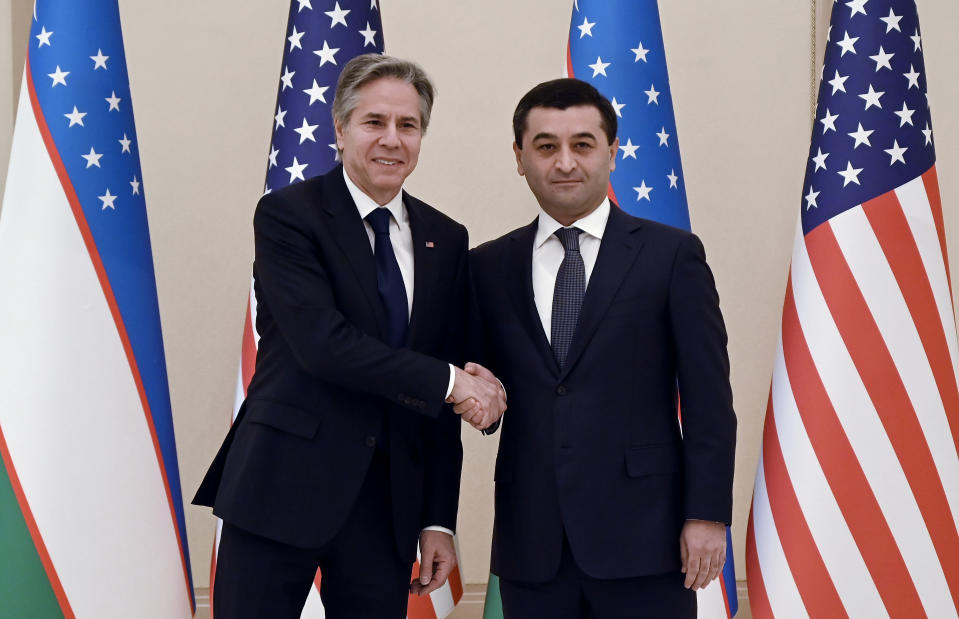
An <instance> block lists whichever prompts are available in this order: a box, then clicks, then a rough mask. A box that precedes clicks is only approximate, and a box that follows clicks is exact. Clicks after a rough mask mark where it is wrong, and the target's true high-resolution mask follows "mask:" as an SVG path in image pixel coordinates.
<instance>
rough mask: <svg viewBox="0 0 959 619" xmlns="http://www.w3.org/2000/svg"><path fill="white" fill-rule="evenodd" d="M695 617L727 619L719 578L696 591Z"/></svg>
mask: <svg viewBox="0 0 959 619" xmlns="http://www.w3.org/2000/svg"><path fill="white" fill-rule="evenodd" d="M696 605H697V612H696V618H697V619H727V617H728V615H727V614H726V602H725V601H724V600H723V588H722V583H721V580H720V579H719V578H717V579H716V580H714V581H712V582H711V583H709V584H708V585H706V588H705V589H700V590H699V591H697V592H696Z"/></svg>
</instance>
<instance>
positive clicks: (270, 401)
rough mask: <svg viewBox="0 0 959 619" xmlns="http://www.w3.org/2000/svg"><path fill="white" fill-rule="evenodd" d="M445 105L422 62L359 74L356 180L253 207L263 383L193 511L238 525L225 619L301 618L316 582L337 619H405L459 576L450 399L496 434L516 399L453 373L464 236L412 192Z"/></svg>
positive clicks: (223, 580)
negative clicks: (423, 149) (427, 137)
mask: <svg viewBox="0 0 959 619" xmlns="http://www.w3.org/2000/svg"><path fill="white" fill-rule="evenodd" d="M432 103H433V86H432V84H431V83H430V81H429V78H428V77H427V76H426V74H425V73H424V72H423V70H422V69H421V68H420V67H419V66H417V65H415V64H414V63H411V62H408V61H404V60H400V59H397V58H391V57H389V56H382V55H379V54H368V55H365V56H359V57H357V58H354V59H353V60H352V61H350V63H349V64H347V65H346V66H345V67H344V68H343V72H342V73H341V76H340V80H339V83H338V85H337V94H336V100H335V102H334V104H333V116H334V124H335V128H336V145H337V148H338V149H339V151H340V153H341V155H342V160H343V165H342V166H337V167H336V168H335V169H333V170H332V171H331V172H329V173H328V174H326V175H324V176H321V177H317V178H313V179H309V180H307V181H305V182H302V183H299V184H296V185H291V186H289V187H287V188H285V189H282V190H280V191H276V192H273V193H270V194H268V195H266V196H264V197H263V198H262V199H261V200H260V203H259V205H258V206H257V209H256V214H255V216H254V220H253V227H254V233H255V240H256V261H255V264H254V267H253V274H254V279H255V292H256V300H257V319H256V327H257V332H258V333H259V335H260V343H259V350H258V351H257V358H256V372H255V374H254V376H253V379H252V381H251V382H250V386H249V389H248V393H247V398H246V401H245V402H244V404H243V406H242V408H241V409H240V412H239V415H238V416H237V420H236V422H235V423H234V424H233V427H232V428H231V429H230V432H229V434H228V435H227V438H226V440H225V441H224V444H223V446H222V447H221V448H220V451H219V453H218V454H217V456H216V458H215V459H214V461H213V464H212V465H211V467H210V470H209V472H208V473H207V475H206V478H205V479H204V480H203V483H202V484H201V486H200V489H199V490H198V491H197V494H196V497H195V498H194V503H197V504H201V505H211V506H213V508H214V513H215V514H216V515H217V516H219V517H220V518H222V519H223V522H224V524H223V532H222V537H221V541H220V548H219V555H218V561H217V571H216V577H215V582H214V590H215V591H216V599H215V613H216V617H217V619H228V618H240V617H249V618H260V617H270V618H271V619H272V618H281V619H283V618H290V619H293V618H297V617H299V616H300V612H301V610H302V608H303V605H304V602H305V601H306V598H307V595H308V593H309V590H310V587H311V586H312V585H313V580H314V575H315V573H316V569H317V567H320V568H321V570H322V581H321V588H320V596H321V598H322V600H323V605H324V608H325V611H326V616H327V617H328V618H329V619H384V618H395V619H400V618H402V617H405V616H406V605H407V596H408V594H409V591H410V590H412V591H414V592H416V593H419V594H421V595H425V594H428V593H429V592H430V591H432V590H434V589H436V588H437V587H439V586H440V585H442V584H443V583H444V582H445V581H446V577H447V576H448V575H449V573H450V571H451V569H452V568H453V566H454V564H455V562H456V555H455V551H454V548H453V538H452V535H453V530H454V529H455V526H456V511H457V502H458V497H459V480H460V467H461V463H462V446H461V444H460V438H459V434H460V419H459V417H457V416H456V415H455V414H454V413H453V412H452V411H451V410H450V408H449V407H448V406H446V405H445V401H446V400H447V399H449V401H456V402H461V401H464V400H466V399H467V398H469V401H470V402H475V403H477V410H476V411H473V412H471V413H470V414H469V421H470V423H472V424H473V425H475V426H476V427H478V428H480V429H483V428H485V427H487V426H488V425H489V424H490V423H492V422H493V421H495V420H496V419H498V418H499V416H500V415H501V414H502V412H503V409H504V408H505V400H504V397H503V393H502V388H501V387H500V385H499V383H498V382H496V381H495V380H494V381H492V382H487V381H486V380H484V379H480V378H476V377H474V376H471V375H470V374H467V373H466V372H464V371H463V370H461V369H459V368H457V367H454V366H453V365H451V364H452V363H462V361H463V358H462V357H463V355H462V352H463V351H462V350H461V348H462V347H461V342H462V339H463V338H462V332H463V317H464V315H465V309H466V308H465V303H466V295H467V291H468V284H467V275H466V273H467V248H468V245H467V235H466V229H465V228H463V226H461V225H459V224H458V223H456V222H454V221H453V220H452V219H450V218H448V217H446V216H445V215H443V214H442V213H440V212H439V211H437V210H435V209H433V208H431V207H430V206H428V205H426V204H425V203H423V202H421V201H419V200H417V199H416V198H414V197H412V196H410V195H409V194H407V193H406V192H404V191H402V188H403V182H404V181H405V179H406V177H407V176H409V174H410V173H411V172H412V171H413V169H414V168H415V167H416V162H417V158H418V156H419V150H420V143H421V140H422V137H423V133H424V132H425V131H426V127H427V125H428V123H429V114H430V110H431V107H432ZM417 538H419V541H420V546H421V552H422V558H421V569H420V576H419V578H418V579H417V581H416V582H415V583H413V584H412V585H411V584H410V582H409V579H410V573H411V568H412V564H413V561H414V559H415V558H416V543H417Z"/></svg>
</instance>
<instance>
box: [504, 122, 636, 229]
mask: <svg viewBox="0 0 959 619" xmlns="http://www.w3.org/2000/svg"><path fill="white" fill-rule="evenodd" d="M618 147H619V140H618V139H617V140H613V143H612V144H609V143H608V141H607V137H606V132H605V131H604V130H603V127H602V124H601V117H600V113H599V110H598V109H596V107H594V106H592V105H577V106H573V107H568V108H566V109H565V110H560V109H556V108H548V107H534V108H533V109H531V110H530V111H529V116H527V118H526V128H525V131H524V132H523V144H522V148H520V147H519V145H517V144H515V143H514V144H513V152H514V153H515V154H516V165H517V169H518V171H519V173H520V175H521V176H525V177H526V183H527V184H528V185H529V188H530V190H531V191H532V192H533V195H535V196H536V200H537V201H538V202H539V205H540V206H541V207H542V208H543V210H544V211H546V213H547V214H549V215H550V216H551V217H552V218H553V219H555V220H556V221H558V222H560V223H561V224H563V225H564V226H568V225H571V224H572V223H573V222H574V221H576V220H577V219H581V218H583V217H585V216H586V215H588V214H590V213H591V212H593V211H594V210H595V209H596V207H597V206H599V205H600V204H601V203H602V201H603V198H605V196H606V192H607V188H608V187H609V174H610V172H612V171H613V170H614V169H616V152H617V149H618Z"/></svg>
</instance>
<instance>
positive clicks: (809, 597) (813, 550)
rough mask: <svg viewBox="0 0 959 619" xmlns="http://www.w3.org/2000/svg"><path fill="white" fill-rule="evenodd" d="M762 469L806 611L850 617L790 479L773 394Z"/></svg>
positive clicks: (766, 428) (764, 439)
mask: <svg viewBox="0 0 959 619" xmlns="http://www.w3.org/2000/svg"><path fill="white" fill-rule="evenodd" d="M763 468H764V470H765V471H766V493H767V495H768V496H769V507H770V510H771V511H772V514H773V520H774V521H775V523H776V531H777V532H778V533H779V541H780V543H781V544H782V547H783V553H784V554H785V555H786V562H787V563H788V564H789V570H790V572H791V573H792V577H793V580H794V581H795V582H796V588H797V589H798V590H799V596H800V597H802V600H803V605H804V606H805V607H806V611H807V612H808V614H809V616H810V617H837V618H838V617H848V616H849V615H848V614H847V613H846V609H845V608H844V607H843V605H842V600H840V599H839V593H838V592H837V591H836V586H835V584H834V583H833V582H832V578H830V577H829V570H828V569H826V564H825V562H823V560H822V555H820V554H819V548H818V546H816V540H815V539H813V536H812V533H811V532H810V530H809V523H808V522H806V517H805V516H804V515H803V511H802V506H801V505H800V504H799V499H798V498H797V497H796V491H795V489H794V488H793V485H792V481H791V480H790V478H789V471H788V470H787V469H786V460H785V458H783V452H782V446H781V445H780V444H779V435H778V434H777V433H776V416H775V412H774V409H773V402H772V394H770V396H769V402H768V404H767V408H766V425H765V428H764V429H763Z"/></svg>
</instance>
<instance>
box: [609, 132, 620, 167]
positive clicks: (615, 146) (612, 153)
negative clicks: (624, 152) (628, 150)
mask: <svg viewBox="0 0 959 619" xmlns="http://www.w3.org/2000/svg"><path fill="white" fill-rule="evenodd" d="M618 152H619V138H616V139H615V140H613V143H612V144H610V145H609V171H610V172H612V171H613V170H615V169H616V154H617V153H618Z"/></svg>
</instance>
